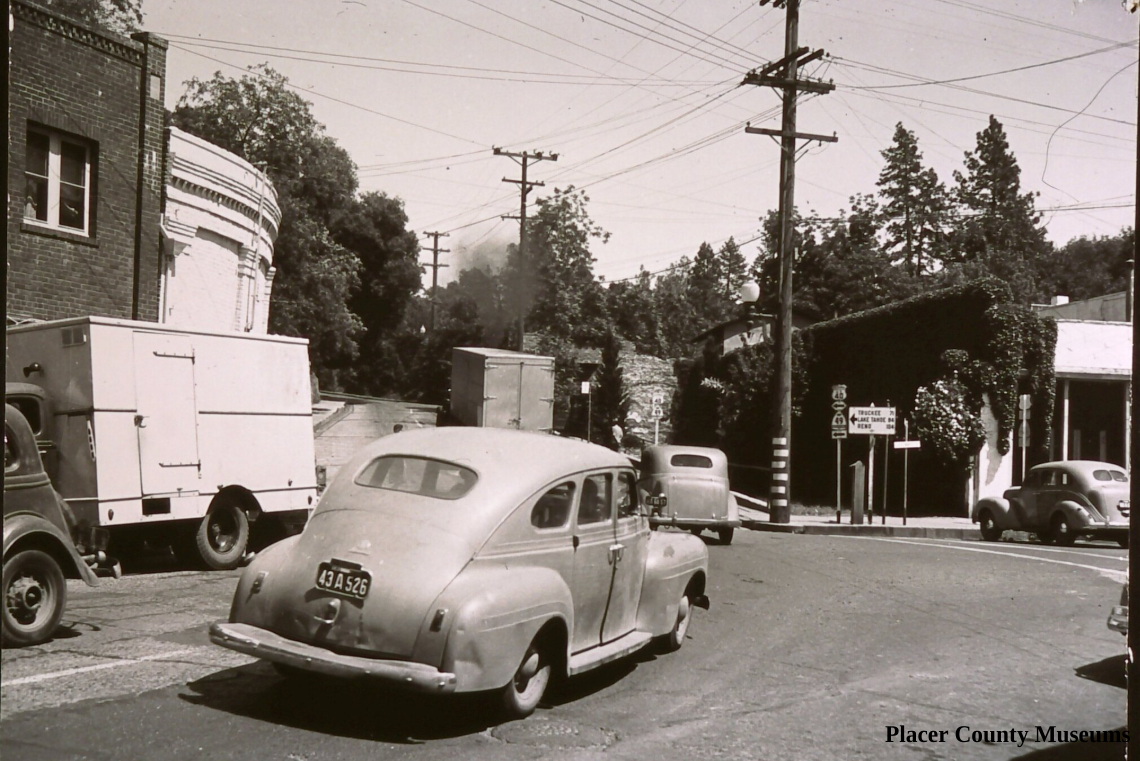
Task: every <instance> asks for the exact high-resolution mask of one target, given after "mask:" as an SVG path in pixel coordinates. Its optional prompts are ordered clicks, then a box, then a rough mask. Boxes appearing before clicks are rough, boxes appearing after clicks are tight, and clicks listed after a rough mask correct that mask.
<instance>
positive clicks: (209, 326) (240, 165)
mask: <svg viewBox="0 0 1140 761" xmlns="http://www.w3.org/2000/svg"><path fill="white" fill-rule="evenodd" d="M168 160H169V162H170V172H169V176H168V180H167V185H166V202H165V208H164V213H163V217H162V239H163V263H162V267H161V270H162V271H161V282H160V286H159V288H160V296H159V322H164V323H168V324H171V325H176V326H179V327H185V328H198V329H202V330H218V331H238V332H247V333H265V332H267V328H268V324H269V297H270V294H271V293H272V290H273V275H274V272H275V270H274V268H273V244H274V241H275V240H276V238H277V230H278V226H279V225H280V222H281V208H280V207H279V206H278V204H277V192H276V191H275V190H274V189H273V185H272V184H271V183H270V181H269V178H268V177H267V176H266V175H265V173H264V172H262V171H260V170H258V169H257V168H256V167H254V166H253V165H252V164H250V163H249V162H247V161H244V160H243V159H240V158H238V157H237V156H235V155H234V154H232V153H230V152H229V151H225V150H223V149H221V148H219V147H217V146H216V145H213V144H211V143H208V142H206V141H205V140H202V139H201V138H197V137H194V136H193V135H190V134H188V133H186V132H183V131H182V130H180V129H178V128H176V127H171V128H170V129H169V147H168Z"/></svg>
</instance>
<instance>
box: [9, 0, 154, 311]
mask: <svg viewBox="0 0 1140 761" xmlns="http://www.w3.org/2000/svg"><path fill="white" fill-rule="evenodd" d="M9 25H10V29H11V32H10V35H9V42H10V53H9V76H8V88H9V90H8V97H9V105H8V236H7V243H8V282H7V288H8V292H7V309H8V315H9V319H12V318H20V317H34V318H37V319H53V318H57V317H65V316H74V315H80V314H94V315H103V316H109V317H125V318H135V319H143V320H157V319H158V317H159V311H158V310H159V273H160V269H159V268H160V251H161V243H160V231H159V222H160V216H161V206H162V197H163V188H164V166H165V153H166V151H165V147H164V144H165V124H164V119H165V111H164V109H163V96H164V90H165V86H166V83H165V77H166V49H167V44H166V42H165V41H164V40H162V39H160V38H158V37H155V36H154V35H152V34H149V33H139V34H135V35H134V36H133V38H132V39H126V38H124V37H119V36H117V35H113V34H109V33H106V32H103V31H99V30H96V29H93V28H90V27H87V26H85V25H83V24H79V23H76V22H74V21H71V20H69V19H67V18H66V17H64V16H61V15H59V14H58V13H54V12H53V11H50V10H47V9H45V8H42V7H40V6H38V5H35V4H33V3H29V2H26V1H25V0H13V1H12V2H11V3H10V4H9Z"/></svg>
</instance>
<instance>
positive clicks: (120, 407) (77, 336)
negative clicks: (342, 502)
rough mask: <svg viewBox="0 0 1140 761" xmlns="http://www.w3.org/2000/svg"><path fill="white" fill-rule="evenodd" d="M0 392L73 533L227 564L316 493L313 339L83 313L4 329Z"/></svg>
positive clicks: (294, 518) (298, 518)
mask: <svg viewBox="0 0 1140 761" xmlns="http://www.w3.org/2000/svg"><path fill="white" fill-rule="evenodd" d="M7 338H8V354H7V361H6V364H5V368H6V369H5V381H6V382H5V397H6V400H7V402H8V403H9V404H12V405H13V406H15V407H16V408H17V409H19V410H20V411H21V412H22V413H23V414H24V416H25V417H26V418H27V419H28V421H29V423H30V424H31V426H32V429H33V431H34V433H35V435H36V438H37V441H38V444H39V447H40V450H41V452H42V453H43V459H44V462H45V467H46V469H47V472H48V474H49V475H50V476H51V478H52V482H53V483H54V484H55V487H56V489H57V491H59V493H60V494H61V495H62V497H63V499H64V501H65V503H66V505H67V508H68V509H69V511H70V512H71V514H72V516H73V518H74V520H75V522H76V524H77V526H78V527H79V528H80V530H84V529H87V528H104V529H106V530H107V531H108V532H109V535H110V541H111V548H110V549H111V552H112V553H118V554H119V555H120V556H126V555H129V554H131V552H132V551H134V550H135V548H137V547H139V546H140V545H141V544H142V543H143V542H148V543H152V544H153V543H155V542H162V543H168V544H169V545H170V546H172V547H173V548H174V550H175V552H176V554H178V555H179V557H180V558H182V559H184V560H193V561H196V562H200V563H202V564H205V565H206V566H207V567H210V568H219V569H220V568H233V567H235V566H236V565H238V564H239V563H240V562H241V560H242V558H243V556H244V555H245V554H246V552H247V550H248V548H249V547H250V537H251V534H252V535H253V536H254V537H255V543H256V541H257V540H259V539H260V541H268V540H270V539H272V538H279V537H280V536H282V535H285V534H286V533H288V532H289V531H290V529H292V528H295V527H297V526H300V525H303V524H304V522H305V520H306V519H307V517H308V514H309V511H310V510H311V508H312V505H313V502H314V501H315V499H316V495H317V488H316V470H315V459H314V452H313V423H312V406H311V397H310V388H311V387H310V379H309V357H308V342H307V341H306V340H304V339H298V338H287V337H283V336H271V335H252V334H248V333H222V332H207V331H199V330H187V329H181V328H173V327H169V326H166V325H162V324H156V323H147V322H137V321H130V320H117V319H110V318H102V317H82V318H75V319H66V320H56V321H50V322H39V323H32V324H27V325H20V326H16V327H12V328H9V329H8V332H7Z"/></svg>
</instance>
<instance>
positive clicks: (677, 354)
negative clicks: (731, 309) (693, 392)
mask: <svg viewBox="0 0 1140 761" xmlns="http://www.w3.org/2000/svg"><path fill="white" fill-rule="evenodd" d="M688 269H690V266H689V260H688V258H687V257H685V258H682V259H681V260H680V261H679V262H677V265H676V267H674V268H673V269H672V270H670V271H669V272H667V273H665V274H663V275H661V276H659V277H658V278H657V281H656V283H654V286H653V300H654V302H655V304H656V311H657V325H658V336H659V341H660V347H661V348H660V356H663V357H666V358H670V359H679V358H682V357H689V356H692V355H693V354H694V353H695V352H696V351H697V350H698V347H697V346H696V345H695V344H694V339H696V337H697V334H698V333H700V332H701V331H702V330H704V329H705V328H706V327H708V325H707V324H706V323H705V322H704V321H703V320H701V319H700V318H699V316H698V315H697V313H696V311H695V310H694V309H693V307H692V306H691V304H690V302H689V299H688V295H689V273H688V272H687V270H688Z"/></svg>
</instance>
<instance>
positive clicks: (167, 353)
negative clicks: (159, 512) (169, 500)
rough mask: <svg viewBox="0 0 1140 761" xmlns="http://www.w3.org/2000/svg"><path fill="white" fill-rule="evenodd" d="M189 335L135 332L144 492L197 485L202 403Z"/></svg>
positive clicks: (165, 491) (189, 488)
mask: <svg viewBox="0 0 1140 761" xmlns="http://www.w3.org/2000/svg"><path fill="white" fill-rule="evenodd" d="M194 388H195V387H194V348H193V345H192V344H191V343H190V339H189V338H188V337H187V336H171V335H162V334H158V333H135V398H136V400H137V403H138V413H137V414H136V415H135V427H136V429H137V431H138V437H139V466H140V472H141V474H142V493H143V494H144V495H147V494H168V493H173V492H177V491H179V490H182V491H197V490H198V476H199V472H200V470H199V466H200V461H199V458H198V405H197V399H196V396H195V391H194Z"/></svg>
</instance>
